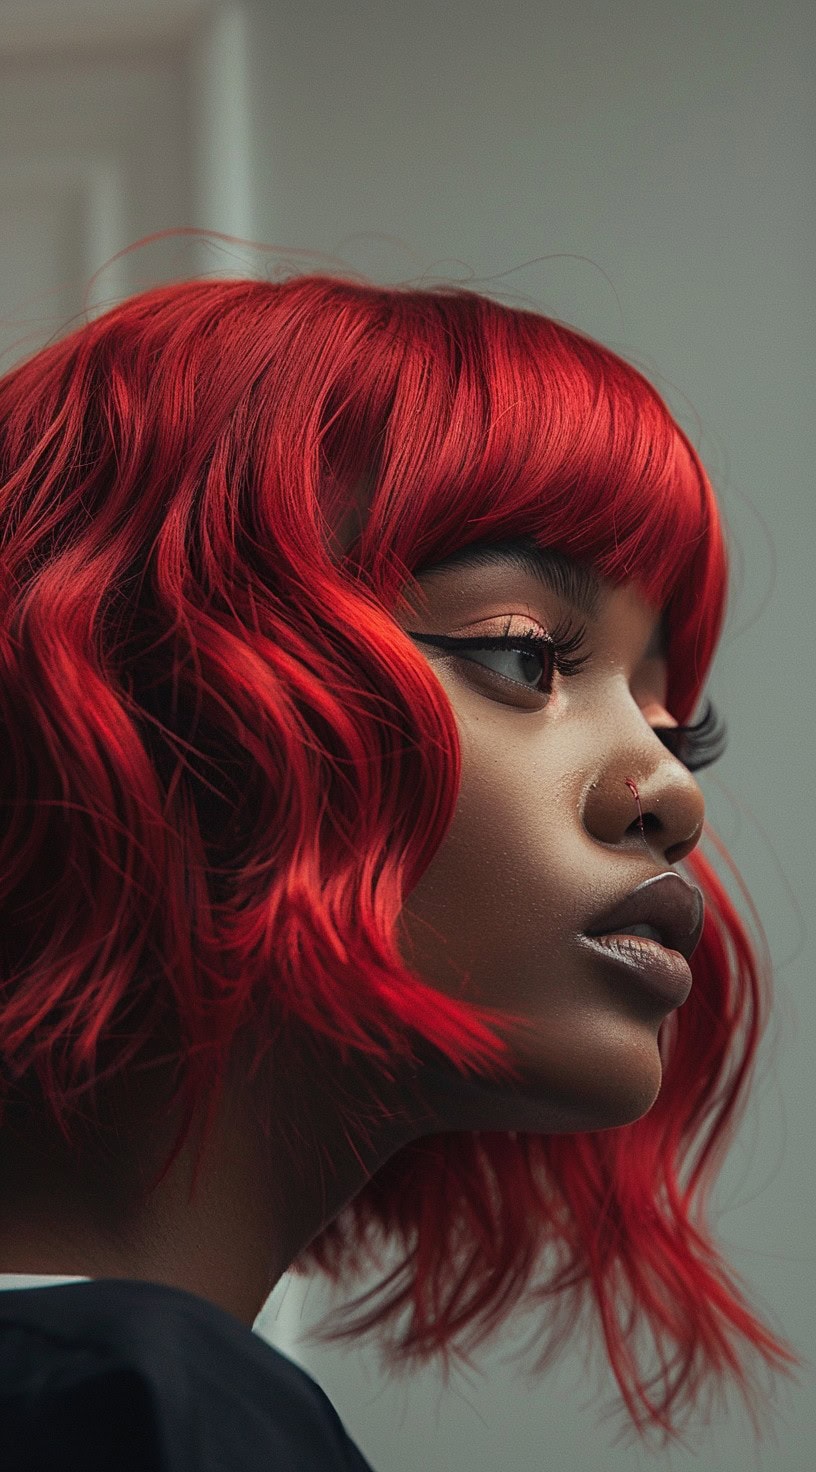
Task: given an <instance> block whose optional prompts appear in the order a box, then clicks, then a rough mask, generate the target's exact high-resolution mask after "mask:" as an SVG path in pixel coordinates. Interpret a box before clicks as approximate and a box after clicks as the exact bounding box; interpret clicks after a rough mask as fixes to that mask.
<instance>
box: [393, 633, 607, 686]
mask: <svg viewBox="0 0 816 1472" xmlns="http://www.w3.org/2000/svg"><path fill="white" fill-rule="evenodd" d="M586 630H587V626H586V624H585V623H583V624H576V623H574V622H573V621H572V620H571V619H570V618H568V617H565V618H562V619H561V621H560V623H558V624H556V626H555V628H554V629H552V630H550V632H549V633H546V634H537V633H535V632H534V630H532V629H527V630H525V631H523V632H522V633H520V634H501V635H495V636H494V637H492V638H486V637H484V636H479V635H476V637H475V638H472V639H456V638H452V637H451V636H450V635H447V634H414V633H411V634H410V637H411V638H412V639H417V640H419V642H420V643H422V644H433V645H435V646H436V647H437V648H439V649H450V650H453V651H456V650H460V649H474V650H475V649H508V650H513V651H514V652H516V651H517V652H519V653H521V654H534V655H535V656H536V658H537V659H540V660H541V663H542V664H543V665H544V667H545V670H548V669H549V665H550V662H552V665H553V666H554V668H555V669H557V670H558V673H559V674H560V675H565V676H566V677H567V678H568V677H569V676H570V675H577V673H578V671H579V670H580V669H581V668H582V667H583V665H585V664H586V662H587V660H588V659H589V658H590V657H591V656H590V654H589V653H586V654H578V653H577V651H578V650H579V649H581V647H582V646H583V644H584V641H585V639H586ZM408 632H409V633H410V631H408ZM494 673H495V672H494ZM512 683H514V684H521V681H520V680H516V681H513V682H512ZM523 688H525V689H528V690H534V689H535V687H534V686H533V685H527V686H524V687H523Z"/></svg>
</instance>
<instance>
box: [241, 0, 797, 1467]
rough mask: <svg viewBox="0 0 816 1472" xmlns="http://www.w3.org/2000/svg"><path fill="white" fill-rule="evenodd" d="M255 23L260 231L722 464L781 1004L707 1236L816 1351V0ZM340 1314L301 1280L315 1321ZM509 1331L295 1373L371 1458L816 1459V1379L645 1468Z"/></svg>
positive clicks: (736, 679) (751, 771) (360, 13)
mask: <svg viewBox="0 0 816 1472" xmlns="http://www.w3.org/2000/svg"><path fill="white" fill-rule="evenodd" d="M251 11H252V14H253V17H254V20H255V23H256V26H257V31H256V35H257V37H258V39H257V42H256V44H255V45H254V47H253V52H252V63H251V65H252V72H251V77H252V86H251V96H252V98H253V104H254V106H255V107H256V109H257V112H256V127H255V128H254V129H253V146H254V149H255V155H254V173H253V177H254V178H255V179H256V180H257V186H256V196H255V197H256V208H257V211H258V214H257V220H256V235H257V237H258V238H260V239H262V240H264V241H265V242H267V243H270V244H271V243H275V244H280V245H285V246H294V247H299V248H318V249H320V250H322V251H325V252H327V253H330V254H332V255H338V256H341V257H343V259H345V260H347V261H348V262H349V263H350V264H351V265H353V266H355V267H356V268H357V269H359V270H362V271H366V272H370V273H371V274H372V275H373V276H374V278H375V279H378V280H382V281H396V280H402V279H406V278H410V279H414V278H417V279H419V278H423V277H428V278H430V279H439V278H444V279H454V280H458V281H462V282H471V284H473V285H475V286H477V287H482V288H483V289H485V290H488V291H489V290H493V289H495V290H497V291H501V292H505V293H506V292H515V293H518V294H519V296H520V297H523V298H525V299H528V300H529V301H531V302H532V304H534V305H535V306H536V307H538V308H539V309H540V310H543V311H545V312H550V313H552V314H554V315H556V316H558V317H561V318H564V319H566V320H568V321H571V322H573V323H574V324H575V325H576V326H578V327H580V328H582V329H583V330H585V331H587V332H589V333H591V334H593V335H595V336H597V337H599V338H601V339H602V340H603V341H605V342H607V343H609V344H610V345H611V346H612V347H614V348H616V349H618V350H619V351H622V352H623V353H624V354H626V355H629V356H631V357H633V358H634V359H635V360H636V361H637V362H638V363H639V365H640V366H642V367H643V368H644V369H645V370H646V371H647V372H648V373H649V374H650V376H652V377H653V379H654V381H656V382H657V384H658V386H659V387H660V388H661V390H662V391H663V392H664V393H665V394H666V396H667V397H668V399H669V401H670V402H671V404H672V406H673V408H674V409H675V412H676V413H677V414H678V417H679V418H680V420H681V422H683V423H684V425H685V427H686V428H687V429H689V431H690V432H691V433H692V435H693V438H694V440H695V443H696V444H697V445H698V448H699V449H700V450H701V452H702V454H703V456H704V458H705V461H706V463H707V465H708V467H709V469H710V471H711V473H712V475H713V478H714V481H715V484H716V487H717V490H718V493H719V495H720V498H721V503H722V505H723V508H724V512H725V516H726V519H727V521H728V523H729V527H730V532H731V540H732V549H733V553H734V559H735V587H734V594H733V598H732V605H731V611H730V615H729V621H728V626H727V630H726V633H725V637H724V639H723V642H722V646H721V650H720V653H719V656H718V658H717V661H716V666H715V670H714V674H713V677H712V680H711V682H710V693H711V695H712V697H713V698H714V699H715V700H717V701H718V702H719V703H720V705H721V707H722V709H723V711H724V713H725V714H726V715H727V717H728V719H729V724H730V745H729V749H728V752H727V754H726V755H725V757H724V758H723V760H722V762H721V763H720V764H719V765H718V767H716V768H715V769H714V770H713V771H712V772H711V773H710V774H709V775H703V777H702V785H703V787H704V790H705V795H706V799H707V803H708V810H709V818H710V821H712V823H713V824H714V825H715V827H716V828H717V830H718V831H719V833H720V835H721V837H722V838H723V839H724V841H725V842H726V843H727V845H728V846H729V848H730V850H731V852H732V855H733V857H734V859H735V862H736V863H737V865H738V867H739V868H740V870H741V872H742V874H743V876H744V878H745V880H746V882H747V884H748V886H749V889H750V890H751V892H752V894H753V897H754V901H755V903H756V905H757V908H758V910H759V913H760V916H761V919H762V921H763V924H764V926H765V929H766V932H767V935H768V939H769V942H770V947H771V952H772V956H773V959H774V962H775V964H776V976H777V992H778V1001H777V1010H776V1017H775V1020H774V1023H773V1025H772V1028H771V1032H770V1035H769V1036H768V1038H767V1039H766V1042H765V1044H764V1045H763V1051H762V1054H761V1060H762V1061H761V1064H760V1080H759V1082H758V1084H757V1088H756V1092H755V1096H754V1099H753V1101H752V1105H751V1108H750V1111H749V1114H748V1116H747V1118H746V1122H745V1125H744V1127H743V1129H742V1130H741V1133H740V1136H739V1139H738V1142H737V1145H736V1147H735V1149H734V1151H733V1153H732V1156H731V1158H730V1159H729V1162H728V1166H727V1168H726V1170H725V1172H724V1174H723V1178H722V1182H721V1189H720V1191H719V1192H718V1196H717V1203H718V1208H719V1216H718V1226H719V1231H720V1233H721V1240H722V1241H723V1242H724V1243H725V1244H726V1246H727V1250H728V1251H729V1253H730V1257H731V1260H732V1262H733V1263H734V1265H735V1267H736V1268H737V1269H738V1270H739V1271H740V1272H741V1273H743V1275H744V1276H745V1278H746V1279H747V1280H748V1282H749V1283H750V1284H751V1285H752V1286H753V1288H754V1290H755V1291H756V1293H757V1294H758V1296H759V1301H760V1304H761V1305H762V1306H763V1307H764V1308H765V1309H766V1310H767V1311H769V1312H770V1313H771V1314H772V1315H773V1316H774V1321H775V1322H776V1324H777V1325H778V1327H780V1328H782V1329H783V1330H784V1331H785V1332H786V1333H787V1334H789V1335H790V1336H791V1337H792V1338H793V1339H794V1341H795V1342H796V1343H797V1344H798V1345H799V1346H800V1347H801V1348H802V1349H804V1351H805V1353H809V1354H810V1355H811V1356H813V1353H814V1349H816V1336H815V1335H814V1324H815V1323H816V1313H814V1308H816V1291H815V1290H814V1246H813V1241H814V1231H813V1226H814V1218H815V1217H816V1213H814V1188H813V1169H812V1166H813V1144H812V1142H813V1138H814V1133H816V1118H814V1115H815V1113H816V1108H815V1105H814V1096H813V1088H812V1062H811V1059H812V1051H813V1046H814V1038H815V1037H816V1029H814V1021H815V1020H816V1006H815V1005H814V992H815V991H816V987H815V986H814V982H815V981H816V978H815V977H814V941H813V929H812V922H811V917H812V915H813V912H814V907H815V906H816V892H814V884H813V857H812V856H813V826H814V803H813V796H812V793H813V783H812V775H811V772H812V752H811V745H812V743H811V732H812V729H813V720H814V716H815V715H816V707H814V697H813V688H814V685H813V676H814V661H813V654H812V643H811V632H812V630H813V628H814V602H813V584H814V579H813V572H812V565H813V557H814V546H815V545H816V517H815V516H814V486H813V466H814V461H815V460H816V456H815V455H814V450H816V444H815V443H814V432H813V423H814V412H813V411H814V402H813V384H814V349H813V345H814V333H813V328H814V312H813V300H814V296H813V286H814V279H813V278H814V255H813V239H814V223H815V222H814V189H813V148H814V140H815V139H816V128H815V127H814V110H813V84H814V44H813V43H814V11H813V8H812V7H811V6H809V5H808V4H806V3H804V0H782V3H781V4H777V5H775V6H773V7H771V6H769V5H767V4H764V3H759V0H742V3H736V0H732V3H728V0H713V3H711V0H709V3H677V0H624V3H620V0H612V3H605V4H601V3H597V0H590V3H587V0H578V3H575V0H549V3H538V4H536V3H533V0H506V3H504V4H502V5H498V4H491V3H485V0H476V3H471V4H466V3H462V0H458V3H453V4H451V5H448V6H446V7H445V6H441V5H439V4H434V3H429V0H420V3H413V4H406V5H397V4H385V5H382V4H373V3H367V0H363V3H354V4H346V5H336V4H332V3H328V0H327V3H317V4H314V3H313V4H310V5H307V6H305V7H304V6H303V5H302V4H300V3H298V0H276V3H275V4H263V3H259V4H256V5H255V6H253V7H251ZM261 38H263V39H261ZM474 278H475V279H474ZM732 892H733V891H732ZM328 1301H329V1300H328V1299H327V1298H325V1297H324V1295H323V1294H322V1293H321V1292H320V1291H319V1290H318V1289H317V1287H316V1288H315V1289H313V1290H312V1291H311V1292H310V1294H309V1295H308V1296H307V1299H306V1315H305V1316H306V1317H307V1318H308V1320H309V1321H310V1322H311V1321H316V1319H317V1317H318V1309H320V1310H321V1311H322V1310H323V1309H324V1308H325V1307H326V1305H327V1303H328ZM271 1309H272V1305H270V1312H271ZM262 1322H263V1321H262ZM525 1327H526V1326H525ZM508 1333H509V1331H508ZM500 1348H501V1347H500V1346H499V1347H497V1349H496V1352H495V1353H493V1352H490V1353H488V1352H485V1353H484V1355H483V1357H482V1359H481V1360H480V1369H481V1370H483V1372H484V1376H483V1378H481V1377H479V1376H475V1377H470V1376H462V1377H461V1378H460V1379H459V1380H458V1382H455V1387H456V1388H455V1389H451V1391H449V1392H448V1393H447V1394H445V1393H443V1392H442V1390H441V1388H440V1387H439V1386H438V1385H436V1384H435V1383H434V1377H433V1375H432V1374H428V1375H426V1376H422V1377H417V1378H415V1379H414V1380H412V1381H410V1382H408V1383H407V1385H399V1386H396V1385H393V1384H389V1383H388V1382H387V1381H386V1380H385V1379H384V1378H382V1377H381V1376H380V1375H379V1373H378V1370H377V1365H376V1355H375V1354H374V1353H373V1351H370V1350H368V1349H361V1350H359V1351H357V1352H355V1351H353V1350H351V1351H350V1350H349V1349H347V1348H344V1349H343V1350H342V1351H339V1352H338V1351H336V1350H332V1351H323V1350H313V1349H310V1350H309V1351H308V1355H306V1356H304V1357H303V1362H304V1363H306V1364H308V1366H309V1368H310V1369H311V1370H312V1371H313V1372H314V1373H315V1375H316V1377H317V1378H318V1379H319V1380H320V1383H321V1384H323V1385H324V1387H325V1388H326V1390H327V1392H328V1393H329V1394H330V1395H331V1396H332V1398H333V1400H334V1402H335V1404H336V1405H337V1407H338V1409H339V1411H340V1413H341V1415H342V1416H343V1418H344V1419H345V1421H346V1423H347V1425H348V1426H349V1429H350V1430H351V1431H352V1434H355V1435H356V1436H357V1438H358V1440H359V1442H360V1444H361V1445H362V1447H363V1450H364V1452H365V1453H366V1454H367V1455H368V1456H369V1458H370V1460H371V1461H372V1464H373V1465H374V1466H375V1467H377V1468H378V1469H383V1472H397V1469H399V1472H402V1469H409V1468H410V1469H411V1472H414V1469H416V1472H419V1469H420V1468H426V1467H433V1468H439V1469H441V1468H443V1467H445V1468H448V1467H450V1468H464V1467H468V1468H472V1469H476V1468H478V1469H479V1472H488V1469H495V1468H497V1467H500V1466H503V1465H507V1466H513V1467H514V1468H518V1469H524V1472H528V1469H529V1472H533V1469H539V1468H547V1469H555V1468H559V1469H562V1468H563V1469H576V1472H577V1469H579V1468H581V1469H583V1468H589V1467H595V1466H598V1467H600V1466H603V1467H604V1468H606V1469H614V1472H619V1469H620V1472H623V1469H628V1468H632V1467H636V1466H638V1467H639V1466H648V1465H654V1466H656V1467H660V1468H663V1467H670V1466H671V1467H674V1468H677V1469H681V1468H685V1467H687V1466H688V1467H691V1466H692V1465H693V1466H694V1467H696V1468H700V1469H702V1468H705V1469H706V1472H720V1469H723V1472H724V1469H732V1468H733V1469H737V1468H742V1467H743V1466H744V1465H745V1462H746V1460H748V1461H749V1462H753V1461H754V1457H755V1455H756V1461H755V1463H754V1464H755V1465H757V1466H759V1467H762V1468H767V1469H782V1468H784V1469H785V1472H794V1469H796V1472H800V1469H801V1472H804V1469H805V1468H806V1467H810V1466H811V1464H812V1463H811V1458H812V1455H813V1447H814V1444H816V1436H814V1430H816V1427H815V1426H814V1418H813V1411H812V1406H813V1381H812V1378H811V1379H810V1380H807V1379H806V1380H805V1384H804V1386H803V1388H802V1389H797V1388H796V1387H792V1388H790V1389H788V1388H785V1387H783V1388H782V1390H781V1392H780V1395H779V1407H780V1412H779V1419H778V1421H777V1424H776V1433H775V1434H776V1444H775V1445H774V1443H773V1442H772V1441H768V1442H767V1443H766V1444H765V1446H764V1447H762V1446H761V1447H760V1448H759V1449H758V1451H757V1452H756V1454H755V1453H754V1450H753V1448H752V1439H751V1434H750V1426H749V1424H748V1422H747V1418H746V1416H745V1414H744V1411H743V1410H742V1407H741V1405H740V1403H739V1401H737V1400H736V1399H735V1400H734V1401H733V1403H732V1410H731V1414H730V1415H728V1416H725V1417H722V1418H720V1420H719V1421H718V1422H717V1423H716V1424H715V1426H714V1427H712V1428H708V1429H706V1428H702V1427H700V1426H699V1425H697V1427H696V1430H695V1432H694V1435H693V1450H692V1451H691V1452H689V1453H684V1452H683V1451H682V1450H679V1451H675V1452H673V1453H672V1454H671V1455H669V1456H665V1457H664V1456H659V1457H655V1458H651V1457H649V1456H648V1455H645V1454H641V1453H640V1452H639V1451H638V1450H637V1449H632V1448H626V1447H617V1448H613V1447H611V1445H610V1443H611V1441H612V1437H613V1430H612V1428H611V1423H609V1424H600V1425H599V1424H596V1412H597V1408H598V1404H597V1402H593V1401H592V1399H591V1393H592V1390H593V1387H594V1384H595V1382H594V1381H591V1380H589V1379H588V1378H587V1377H586V1376H585V1375H584V1372H583V1368H582V1365H581V1362H580V1357H579V1356H578V1355H577V1354H576V1355H575V1356H574V1357H573V1358H570V1359H569V1361H568V1362H565V1363H564V1364H562V1365H561V1366H560V1367H559V1370H558V1371H557V1372H556V1373H555V1374H554V1375H553V1376H551V1377H549V1378H548V1379H547V1380H545V1381H544V1382H543V1383H542V1385H541V1386H540V1388H538V1389H536V1390H532V1391H528V1390H527V1389H526V1388H524V1387H523V1386H522V1385H521V1384H520V1383H518V1382H516V1383H514V1382H513V1377H512V1372H511V1371H510V1370H508V1369H506V1368H504V1367H502V1366H500V1365H499V1363H498V1361H499V1356H500ZM611 1384H612V1382H611V1380H610V1382H609V1386H607V1387H605V1389H604V1395H603V1397H602V1399H604V1400H605V1399H606V1395H607V1392H608V1390H610V1389H611ZM587 1400H589V1404H585V1402H586V1401H587Z"/></svg>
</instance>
